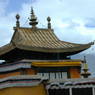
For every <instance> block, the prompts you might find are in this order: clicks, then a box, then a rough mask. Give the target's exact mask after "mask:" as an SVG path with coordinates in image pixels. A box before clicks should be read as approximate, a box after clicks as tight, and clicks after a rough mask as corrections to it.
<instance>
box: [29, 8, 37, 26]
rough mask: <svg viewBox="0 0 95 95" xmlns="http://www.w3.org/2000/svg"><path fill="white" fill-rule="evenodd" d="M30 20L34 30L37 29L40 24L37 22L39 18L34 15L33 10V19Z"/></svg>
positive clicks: (32, 11)
mask: <svg viewBox="0 0 95 95" xmlns="http://www.w3.org/2000/svg"><path fill="white" fill-rule="evenodd" d="M29 20H30V22H29V24H30V25H32V28H36V25H37V24H38V22H37V17H36V16H35V14H34V10H33V8H31V17H30V19H29Z"/></svg>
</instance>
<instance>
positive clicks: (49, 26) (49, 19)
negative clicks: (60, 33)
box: [47, 17, 51, 29]
mask: <svg viewBox="0 0 95 95" xmlns="http://www.w3.org/2000/svg"><path fill="white" fill-rule="evenodd" d="M47 21H48V29H51V23H50V21H51V18H50V17H47Z"/></svg>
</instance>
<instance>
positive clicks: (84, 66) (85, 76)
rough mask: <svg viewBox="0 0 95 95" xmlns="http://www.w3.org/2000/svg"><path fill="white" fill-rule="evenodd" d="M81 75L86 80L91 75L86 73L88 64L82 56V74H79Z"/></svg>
mask: <svg viewBox="0 0 95 95" xmlns="http://www.w3.org/2000/svg"><path fill="white" fill-rule="evenodd" d="M81 75H82V76H83V77H84V78H88V76H90V75H91V73H90V72H88V64H87V63H86V56H84V63H83V72H82V73H81Z"/></svg>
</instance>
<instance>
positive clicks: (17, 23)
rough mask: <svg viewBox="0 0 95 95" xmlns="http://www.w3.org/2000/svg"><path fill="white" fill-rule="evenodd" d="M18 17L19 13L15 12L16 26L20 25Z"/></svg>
mask: <svg viewBox="0 0 95 95" xmlns="http://www.w3.org/2000/svg"><path fill="white" fill-rule="evenodd" d="M19 19H20V15H19V14H17V15H16V20H17V21H16V27H20V22H19Z"/></svg>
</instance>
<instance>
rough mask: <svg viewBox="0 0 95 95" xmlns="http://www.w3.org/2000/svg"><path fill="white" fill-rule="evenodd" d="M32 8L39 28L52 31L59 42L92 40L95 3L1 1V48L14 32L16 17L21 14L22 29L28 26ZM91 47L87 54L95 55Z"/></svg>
mask: <svg viewBox="0 0 95 95" xmlns="http://www.w3.org/2000/svg"><path fill="white" fill-rule="evenodd" d="M31 6H32V7H33V8H34V11H35V14H36V16H37V18H38V22H39V24H38V27H43V28H46V27H47V20H46V19H47V17H48V16H50V17H51V23H52V28H53V29H54V31H55V34H56V35H57V36H58V37H59V38H60V40H64V41H69V42H74V43H84V44H85V43H89V42H92V41H94V40H95V0H0V46H3V45H5V44H7V43H8V42H9V41H10V40H11V37H12V35H13V33H14V31H13V27H14V26H15V22H16V20H15V15H16V14H17V13H19V14H20V16H21V18H20V23H21V26H22V27H25V26H26V27H29V25H28V23H29V21H28V18H29V17H30V10H31ZM94 52H95V48H94V46H92V47H91V48H90V49H89V50H87V51H86V52H85V53H86V54H94Z"/></svg>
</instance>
